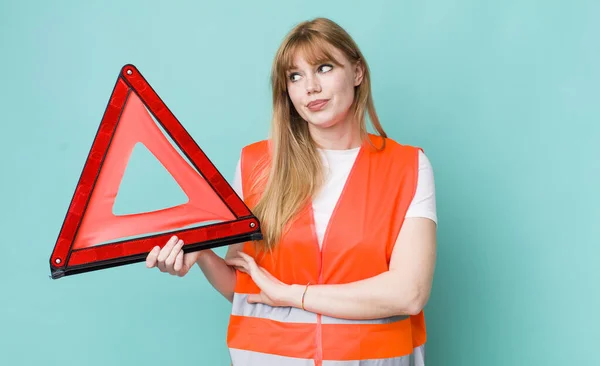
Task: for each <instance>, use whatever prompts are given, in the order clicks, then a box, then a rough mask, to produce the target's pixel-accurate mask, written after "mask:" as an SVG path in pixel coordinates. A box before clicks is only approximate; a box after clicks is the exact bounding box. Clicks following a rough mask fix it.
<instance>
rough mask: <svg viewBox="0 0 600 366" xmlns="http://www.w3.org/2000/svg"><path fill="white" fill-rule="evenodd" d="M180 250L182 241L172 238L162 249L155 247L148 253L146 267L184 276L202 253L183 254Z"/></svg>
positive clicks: (175, 237)
mask: <svg viewBox="0 0 600 366" xmlns="http://www.w3.org/2000/svg"><path fill="white" fill-rule="evenodd" d="M182 248H183V240H181V239H179V238H178V237H177V236H172V237H171V238H170V239H169V241H168V242H167V244H165V246H164V247H163V248H162V249H161V248H160V247H159V246H156V247H154V248H153V249H152V250H151V251H150V253H148V256H146V267H148V268H154V267H158V269H159V270H160V271H161V272H166V273H170V274H171V275H174V276H179V277H183V276H185V275H186V274H187V273H188V272H189V270H190V269H191V268H192V267H193V266H194V264H195V263H196V261H197V260H198V258H199V257H200V255H202V251H195V252H190V253H184V251H183V250H182Z"/></svg>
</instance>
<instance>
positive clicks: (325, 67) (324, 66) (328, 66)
mask: <svg viewBox="0 0 600 366" xmlns="http://www.w3.org/2000/svg"><path fill="white" fill-rule="evenodd" d="M331 69H333V66H331V65H321V66H319V71H321V72H327V71H329V70H331Z"/></svg>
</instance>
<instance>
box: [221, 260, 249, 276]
mask: <svg viewBox="0 0 600 366" xmlns="http://www.w3.org/2000/svg"><path fill="white" fill-rule="evenodd" d="M225 263H227V264H228V265H229V266H232V267H235V268H238V269H239V270H240V271H242V272H245V273H248V264H247V263H246V261H245V260H244V259H242V258H232V259H229V260H226V261H225Z"/></svg>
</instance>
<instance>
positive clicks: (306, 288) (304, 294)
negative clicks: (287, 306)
mask: <svg viewBox="0 0 600 366" xmlns="http://www.w3.org/2000/svg"><path fill="white" fill-rule="evenodd" d="M308 285H310V282H309V283H307V284H306V287H305V288H304V293H303V294H302V310H306V309H305V308H304V296H306V290H308Z"/></svg>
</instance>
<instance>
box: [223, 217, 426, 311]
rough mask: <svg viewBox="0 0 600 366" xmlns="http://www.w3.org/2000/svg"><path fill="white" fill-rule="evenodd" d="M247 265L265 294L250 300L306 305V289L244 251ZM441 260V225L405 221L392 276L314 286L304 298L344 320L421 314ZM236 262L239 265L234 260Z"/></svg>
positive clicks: (392, 262)
mask: <svg viewBox="0 0 600 366" xmlns="http://www.w3.org/2000/svg"><path fill="white" fill-rule="evenodd" d="M241 257H242V258H243V259H244V262H245V263H244V267H245V269H246V271H248V272H249V273H250V274H251V276H252V278H253V280H254V281H255V283H256V284H257V285H258V286H259V287H260V288H261V290H262V292H261V294H256V295H250V296H249V297H248V301H249V302H262V303H267V304H269V305H273V306H294V307H298V308H301V307H302V294H303V293H304V290H305V289H306V285H303V284H294V285H291V286H289V285H286V284H283V283H281V282H280V281H278V280H277V279H274V278H273V276H271V275H270V274H268V273H266V272H265V271H264V270H263V269H261V268H260V267H257V265H256V263H255V262H254V260H253V259H252V258H251V257H250V256H248V255H246V254H244V253H242V254H241ZM435 259H436V224H435V222H434V221H432V220H430V219H427V218H412V217H411V218H406V219H405V222H404V225H403V226H402V229H401V232H400V234H399V235H398V238H397V240H396V243H395V246H394V249H393V252H392V256H391V259H390V268H389V270H388V271H387V272H384V273H382V274H380V275H377V276H374V277H372V278H368V279H365V280H361V281H356V282H352V283H347V284H341V285H310V286H309V287H308V289H307V291H306V295H305V297H304V308H305V309H306V310H308V311H311V312H314V313H319V314H323V315H328V316H332V317H337V318H344V319H373V318H383V317H388V316H393V315H412V314H418V313H419V312H420V311H421V310H422V309H423V307H424V306H425V304H426V303H427V301H428V299H429V294H430V290H431V285H432V280H433V273H434V267H435ZM232 262H236V261H232Z"/></svg>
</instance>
